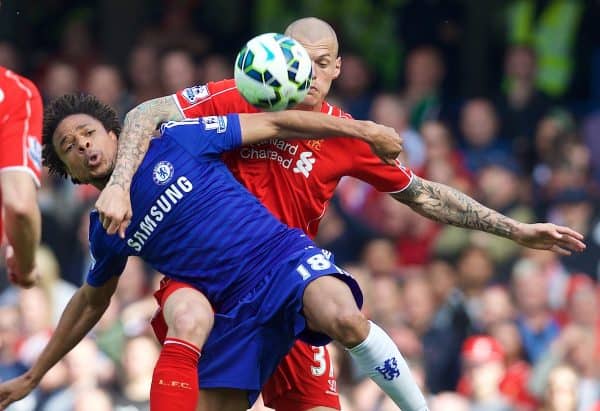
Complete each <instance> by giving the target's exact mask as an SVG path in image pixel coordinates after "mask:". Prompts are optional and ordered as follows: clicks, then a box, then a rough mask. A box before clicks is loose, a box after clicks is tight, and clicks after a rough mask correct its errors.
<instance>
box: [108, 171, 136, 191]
mask: <svg viewBox="0 0 600 411" xmlns="http://www.w3.org/2000/svg"><path fill="white" fill-rule="evenodd" d="M106 186H107V187H110V186H119V187H121V188H122V189H123V190H124V191H129V188H130V187H131V180H130V179H127V178H125V177H124V176H123V175H122V174H121V175H120V177H118V178H116V177H114V173H113V176H111V178H110V179H109V180H108V183H107V184H106Z"/></svg>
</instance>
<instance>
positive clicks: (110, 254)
mask: <svg viewBox="0 0 600 411" xmlns="http://www.w3.org/2000/svg"><path fill="white" fill-rule="evenodd" d="M89 239H90V254H91V258H92V263H91V265H90V269H89V271H88V274H87V278H86V282H87V283H88V284H89V285H91V286H93V287H100V286H101V285H103V284H105V283H106V282H107V281H108V280H110V279H111V278H112V277H114V276H116V275H121V273H122V272H123V270H124V269H125V264H127V256H123V255H120V254H118V253H116V252H115V251H113V250H112V249H111V248H110V246H109V240H110V239H109V237H108V234H106V231H104V228H102V224H101V223H100V220H99V218H98V213H96V212H93V213H92V215H90V235H89Z"/></svg>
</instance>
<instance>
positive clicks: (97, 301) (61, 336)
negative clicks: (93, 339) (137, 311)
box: [0, 277, 118, 410]
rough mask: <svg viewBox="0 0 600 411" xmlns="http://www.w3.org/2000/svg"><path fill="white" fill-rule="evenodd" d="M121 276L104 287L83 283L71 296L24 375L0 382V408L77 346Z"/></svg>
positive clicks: (27, 389) (20, 395)
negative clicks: (54, 326) (45, 342)
mask: <svg viewBox="0 0 600 411" xmlns="http://www.w3.org/2000/svg"><path fill="white" fill-rule="evenodd" d="M117 282H118V277H113V278H112V279H111V280H110V281H108V282H107V283H106V284H104V285H103V286H101V287H91V286H89V285H87V284H86V285H84V286H83V287H81V288H80V289H79V290H78V291H77V292H76V293H75V294H74V295H73V297H72V298H71V301H69V304H68V305H67V307H66V308H65V311H64V312H63V314H62V316H61V318H60V321H59V323H58V325H57V327H56V330H55V332H54V334H52V337H51V338H50V341H49V342H48V345H46V348H44V351H42V353H41V354H40V356H39V357H38V359H37V361H36V362H35V364H34V365H33V367H31V369H30V370H29V371H27V372H26V373H25V374H23V375H21V376H19V377H17V378H14V379H12V380H9V381H6V382H4V383H2V384H0V410H3V409H5V408H6V407H8V406H9V405H10V404H11V403H13V402H15V401H18V400H20V399H21V398H23V397H25V396H26V395H27V394H29V393H30V392H31V391H32V390H33V389H34V388H35V387H36V386H37V385H38V384H39V382H40V380H41V379H42V377H43V376H44V375H45V374H46V373H47V372H48V370H49V369H50V368H52V367H53V366H54V365H55V364H56V363H57V362H58V361H60V360H61V359H62V358H63V357H64V356H65V355H66V354H67V353H68V352H69V351H71V349H72V348H73V347H75V346H76V345H77V344H78V343H79V342H80V341H81V340H82V339H83V338H84V337H85V336H86V335H87V334H88V333H89V332H90V330H91V329H92V327H94V325H95V324H96V323H97V322H98V320H100V317H102V314H104V312H105V311H106V309H107V308H108V305H109V304H110V298H111V296H112V295H113V293H114V292H115V289H116V286H117Z"/></svg>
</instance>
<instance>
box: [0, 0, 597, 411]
mask: <svg viewBox="0 0 600 411" xmlns="http://www.w3.org/2000/svg"><path fill="white" fill-rule="evenodd" d="M309 15H314V16H318V17H321V18H323V19H325V20H327V21H328V22H330V23H331V24H332V25H333V26H334V28H335V29H336V31H337V32H338V36H339V39H340V43H341V48H340V53H341V56H342V59H343V60H342V61H343V64H342V75H341V76H340V78H339V79H338V80H337V81H335V82H334V88H333V89H332V93H331V98H330V100H331V102H333V103H335V104H338V105H340V106H342V107H343V108H344V109H345V110H346V111H348V112H350V113H351V114H352V115H353V116H354V117H356V118H359V119H371V120H374V121H377V122H380V123H383V124H386V125H389V126H393V127H395V128H396V129H397V130H398V132H399V133H400V134H401V135H402V136H403V138H404V144H405V149H406V156H407V158H406V162H407V163H408V164H409V165H410V166H411V167H412V168H413V169H414V171H415V172H416V173H417V174H419V175H421V176H424V177H426V178H428V179H431V180H434V181H439V182H442V183H445V184H448V185H450V186H453V187H456V188H458V189H460V190H462V191H464V192H466V193H468V194H469V195H471V196H473V197H474V198H476V199H478V200H479V201H481V202H482V203H484V204H485V205H488V206H490V207H492V208H494V209H496V210H499V211H501V212H502V213H504V214H506V215H509V216H511V217H514V218H517V219H519V220H521V221H525V222H534V221H550V222H554V223H557V224H564V225H568V226H570V227H572V228H574V229H576V230H578V231H579V232H581V233H583V234H584V235H585V237H586V243H587V250H586V251H585V252H583V253H581V254H577V255H573V256H567V257H561V256H558V255H556V254H552V253H550V252H544V251H532V250H525V249H522V248H520V247H518V246H516V245H515V244H514V243H512V242H510V241H508V240H504V239H500V238H497V237H493V236H490V235H486V234H483V233H480V232H470V231H465V230H461V229H457V228H453V227H447V226H443V225H439V224H436V223H434V222H432V221H430V220H427V219H425V218H422V217H420V216H418V215H416V214H415V213H414V212H412V211H411V210H410V209H408V208H407V207H405V206H403V205H400V204H398V203H397V202H395V201H393V200H392V199H391V198H390V197H389V196H387V195H384V194H380V193H377V192H375V191H374V190H373V189H372V188H370V187H369V186H367V185H365V184H364V183H362V182H359V181H357V180H353V179H350V178H348V179H344V180H342V182H341V184H340V186H339V189H338V191H337V194H336V197H335V200H334V201H333V202H332V204H331V207H330V209H329V211H328V212H327V214H326V215H325V216H324V217H323V221H322V223H321V229H320V234H319V237H318V239H317V240H318V242H319V243H320V244H321V245H322V246H323V247H326V248H329V249H331V250H332V251H334V252H335V254H336V261H337V262H338V263H339V264H341V265H343V266H345V267H346V268H347V269H348V270H349V271H350V272H352V273H353V274H355V275H356V277H357V278H358V280H359V281H360V283H361V285H362V287H363V290H364V293H365V297H366V300H365V312H366V313H367V314H368V315H369V316H370V317H371V318H372V319H373V320H374V321H376V322H378V323H379V324H380V325H382V326H383V327H384V328H386V329H387V330H388V331H389V332H390V333H391V335H392V336H393V338H394V339H395V341H396V343H397V344H398V345H399V347H400V349H401V351H402V352H403V353H404V355H405V356H406V357H407V359H409V361H410V363H411V365H412V367H413V370H414V372H415V374H416V375H417V377H418V379H419V381H420V383H421V384H422V386H423V389H424V390H426V392H427V393H428V395H429V396H430V398H431V410H432V411H441V410H443V411H467V410H472V411H485V410H490V411H501V410H502V411H504V410H519V411H538V410H539V411H597V410H600V302H599V301H600V289H599V286H598V279H599V278H600V214H599V207H598V205H599V202H598V193H599V184H600V24H598V21H600V19H599V18H600V2H599V1H597V0H594V1H592V0H589V1H584V0H537V1H536V0H506V1H499V0H486V1H480V0H462V1H461V0H444V1H442V0H371V1H367V0H363V1H361V0H345V1H344V2H338V1H318V0H304V1H303V2H296V1H291V0H290V1H285V0H227V1H219V2H205V1H201V0H197V1H193V0H128V1H117V0H101V1H92V0H78V1H76V0H71V1H69V0H47V1H44V2H38V1H34V0H19V1H17V0H5V1H4V2H2V8H1V9H0V65H3V66H6V67H9V68H11V69H13V70H15V71H17V72H19V73H22V74H24V75H27V76H29V77H30V78H31V79H33V80H34V81H35V82H36V84H37V85H38V86H39V88H40V90H41V92H42V94H43V97H44V99H45V101H49V100H51V99H52V98H54V97H57V96H60V95H62V94H64V93H71V92H75V91H85V92H89V93H93V94H95V95H96V96H98V97H99V98H100V99H101V100H103V101H104V102H106V103H108V104H110V105H112V106H113V107H115V108H116V109H117V110H118V112H119V113H120V114H121V115H122V116H124V115H125V113H126V112H127V111H128V110H129V109H131V108H132V107H134V106H135V105H136V104H138V103H140V102H142V101H144V100H147V99H150V98H153V97H158V96H162V95H166V94H170V93H174V92H175V91H177V90H179V89H181V88H185V87H188V86H191V85H195V84H202V83H205V82H207V81H211V80H220V79H223V78H230V77H231V76H232V68H233V59H234V56H235V54H236V52H237V50H238V49H239V48H240V46H241V45H242V44H243V43H244V41H246V40H248V39H249V38H250V37H252V36H253V35H255V34H258V33H261V32H266V31H279V32H281V31H283V30H284V28H285V26H286V25H287V24H288V23H289V22H291V21H292V20H293V19H296V18H299V17H304V16H309ZM348 155H351V153H348ZM97 194H98V193H97V191H96V190H95V189H93V188H90V187H78V186H74V185H72V184H71V183H70V182H69V181H66V180H57V179H54V178H50V177H48V176H47V175H45V176H44V178H43V187H42V188H41V190H40V192H39V201H40V206H41V209H42V213H43V246H42V248H41V249H40V251H39V255H38V259H39V260H38V265H39V268H40V270H41V273H42V283H41V285H40V286H39V287H36V288H33V289H30V290H20V289H15V288H13V287H11V286H9V285H8V284H7V283H6V276H5V275H2V276H1V279H2V280H1V282H2V284H0V286H1V287H0V289H1V290H2V292H1V294H0V379H1V380H6V379H9V378H12V377H14V376H16V375H18V374H20V373H21V372H23V370H24V369H26V368H27V367H28V366H30V365H31V363H32V361H33V360H34V359H35V358H36V356H37V355H38V353H39V352H40V350H41V349H42V348H43V346H44V345H45V343H46V342H47V340H48V338H49V336H50V334H51V333H52V329H53V327H54V326H55V325H56V323H57V319H58V318H59V315H60V313H61V311H62V309H63V308H64V306H65V304H66V302H67V301H68V299H69V298H70V296H71V295H72V293H73V292H74V290H75V289H76V287H77V286H79V285H81V284H82V281H83V280H84V277H85V274H86V272H87V268H88V265H89V262H90V261H89V258H90V257H89V252H88V240H87V226H88V213H89V211H90V209H91V207H92V206H93V203H94V200H95V198H96V196H97ZM0 264H1V263H0ZM159 279H160V275H159V274H158V273H155V272H153V271H152V270H151V269H149V268H148V267H147V266H145V265H144V263H143V262H141V261H139V260H136V259H133V258H132V259H130V261H129V263H128V265H127V267H126V271H125V273H124V274H123V276H122V279H121V282H120V284H119V288H118V290H117V293H116V295H115V297H114V301H113V303H112V304H111V306H110V308H109V310H108V312H107V313H106V315H105V316H104V317H103V318H102V320H101V321H100V323H99V324H98V326H97V327H96V328H95V330H94V332H93V333H92V334H91V335H90V336H89V337H88V338H86V339H85V340H84V341H83V342H82V343H81V344H80V345H79V346H78V347H77V348H76V349H74V350H73V351H72V352H71V353H70V354H69V355H68V356H67V357H66V358H65V360H64V361H61V362H60V363H59V364H58V365H57V366H56V367H55V368H54V369H53V370H52V371H51V372H50V373H49V374H48V375H47V377H46V378H44V380H43V381H42V383H41V385H40V387H39V389H37V390H36V391H35V392H34V393H33V394H32V395H30V396H29V397H27V398H26V399H24V400H23V401H21V402H19V403H17V404H15V405H14V406H13V407H12V408H11V410H14V411H33V410H36V411H70V410H73V411H108V410H119V411H126V410H127V411H130V410H131V411H135V410H148V409H149V408H148V397H149V388H150V381H151V376H152V369H153V366H154V363H155V361H156V359H157V356H158V352H159V346H158V345H157V343H156V341H155V339H154V337H153V336H152V334H151V331H150V328H149V325H148V319H149V318H150V317H151V316H152V314H153V311H154V309H155V303H154V300H153V298H152V292H153V290H155V289H156V285H157V281H158V280H159ZM332 350H333V351H334V353H335V358H336V363H337V372H338V378H339V380H338V390H339V391H340V393H341V396H342V400H343V409H344V410H346V411H385V410H392V409H395V408H394V407H393V405H392V404H390V403H388V401H387V400H386V399H385V397H384V396H383V394H382V393H381V392H380V391H379V390H378V388H377V387H376V386H374V385H373V384H372V383H371V382H370V381H369V380H368V379H364V377H363V376H361V375H357V374H356V372H355V370H354V368H353V366H352V364H351V363H349V362H348V361H349V360H348V356H346V355H344V354H343V352H342V351H341V350H339V349H338V347H335V346H332Z"/></svg>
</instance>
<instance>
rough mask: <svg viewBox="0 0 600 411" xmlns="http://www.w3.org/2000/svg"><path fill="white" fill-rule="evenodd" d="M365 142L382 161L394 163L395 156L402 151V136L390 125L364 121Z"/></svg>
mask: <svg viewBox="0 0 600 411" xmlns="http://www.w3.org/2000/svg"><path fill="white" fill-rule="evenodd" d="M365 123H366V124H367V129H368V131H367V136H366V138H367V142H368V143H369V144H370V145H371V150H373V153H375V154H376V155H377V156H378V157H380V158H381V159H382V160H383V161H384V162H386V163H388V164H395V163H396V158H397V157H398V156H399V155H400V153H401V152H402V137H400V135H399V134H398V133H397V132H396V130H394V129H393V128H391V127H387V126H383V125H381V124H377V123H374V122H372V121H366V122H365Z"/></svg>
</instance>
